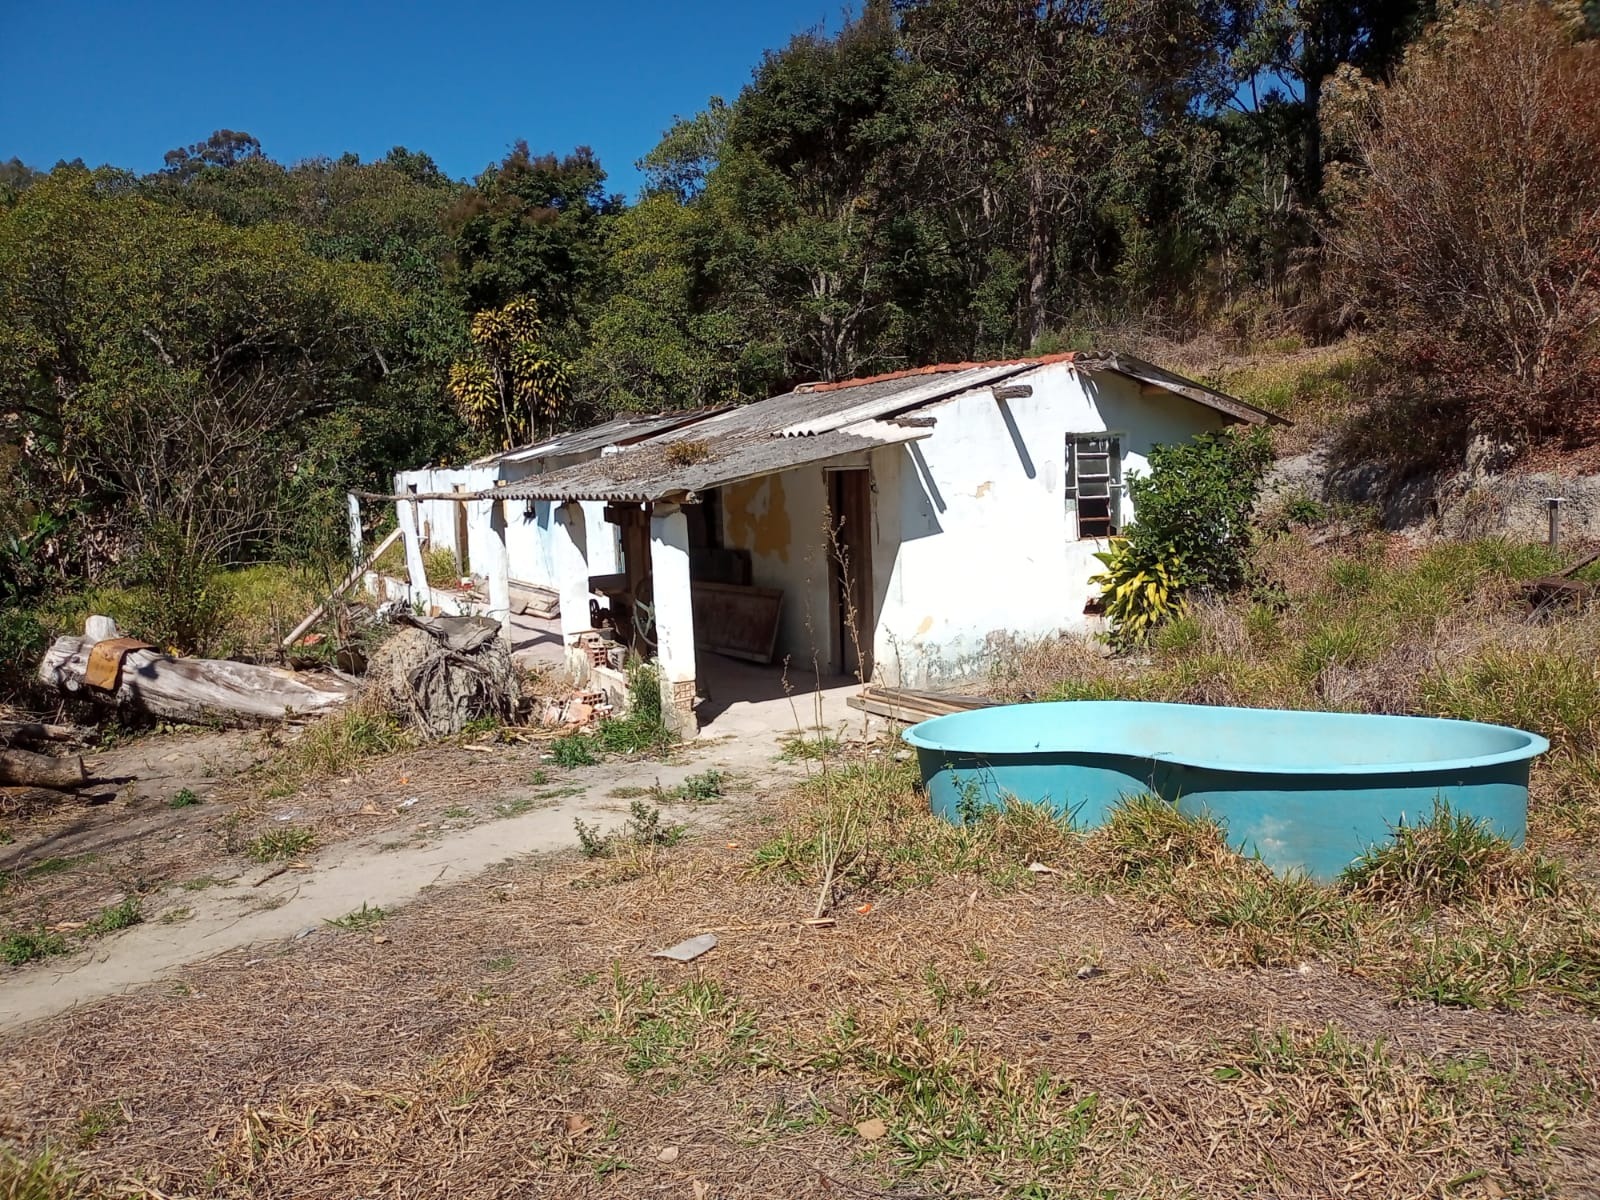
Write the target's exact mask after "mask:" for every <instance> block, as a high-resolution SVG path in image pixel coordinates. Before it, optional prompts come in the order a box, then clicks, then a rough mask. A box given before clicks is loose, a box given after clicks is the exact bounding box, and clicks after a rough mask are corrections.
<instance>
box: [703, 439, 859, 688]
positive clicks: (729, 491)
mask: <svg viewBox="0 0 1600 1200" xmlns="http://www.w3.org/2000/svg"><path fill="white" fill-rule="evenodd" d="M827 495H828V493H827V488H826V481H825V479H824V477H823V472H822V468H821V467H802V468H800V469H798V470H794V471H784V472H782V473H781V474H777V475H768V476H765V477H763V478H761V479H758V480H754V481H752V482H749V483H735V484H730V485H729V486H727V487H725V488H723V489H722V544H723V545H724V546H726V547H727V548H728V549H730V550H748V551H749V552H750V576H751V578H750V582H751V583H753V584H755V585H756V586H757V587H769V588H778V589H780V590H781V591H782V592H783V608H782V610H781V613H780V616H779V621H778V646H777V655H778V661H779V662H782V661H783V660H784V658H786V657H787V658H788V659H789V662H790V668H791V670H793V671H810V670H812V669H813V667H812V664H813V655H815V661H816V662H818V663H820V664H821V666H822V669H823V671H824V672H826V671H828V670H829V663H830V662H832V661H833V659H834V647H833V644H832V642H833V619H832V615H831V614H832V609H831V607H830V599H829V588H828V558H827V553H826V544H827V534H826V531H825V526H824V515H823V513H824V508H825V507H826V500H827Z"/></svg>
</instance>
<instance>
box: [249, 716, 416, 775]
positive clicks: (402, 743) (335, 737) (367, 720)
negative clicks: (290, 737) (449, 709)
mask: <svg viewBox="0 0 1600 1200" xmlns="http://www.w3.org/2000/svg"><path fill="white" fill-rule="evenodd" d="M414 744H415V742H414V739H413V738H412V736H411V734H410V733H408V732H407V731H406V730H405V729H403V728H402V727H401V725H400V722H399V721H397V720H396V719H395V718H394V717H393V716H391V715H390V714H389V713H386V712H377V711H374V710H372V709H370V708H368V707H366V706H364V705H361V704H355V705H352V706H351V707H349V708H347V709H345V710H344V711H343V712H339V713H335V714H332V715H330V716H326V717H323V718H322V719H321V720H319V721H313V722H312V723H311V724H310V725H308V726H306V728H305V731H304V732H303V733H302V734H301V735H300V737H299V739H298V740H296V741H295V742H294V743H293V744H292V745H290V747H289V748H288V750H287V751H286V753H285V755H284V757H283V759H282V761H281V762H280V763H279V764H278V766H277V769H278V770H279V771H286V772H287V773H288V775H289V776H290V777H291V778H293V779H300V778H305V777H307V776H316V775H339V774H343V773H344V772H346V771H348V770H350V769H351V768H352V767H354V766H355V765H356V764H357V763H359V762H361V761H363V760H365V759H368V758H375V757H378V756H380V755H384V754H394V753H396V752H398V751H400V750H406V749H409V748H410V747H411V746H412V745H414Z"/></svg>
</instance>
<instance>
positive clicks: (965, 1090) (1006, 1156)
mask: <svg viewBox="0 0 1600 1200" xmlns="http://www.w3.org/2000/svg"><path fill="white" fill-rule="evenodd" d="M806 1065H807V1067H808V1068H809V1069H812V1070H818V1071H823V1072H826V1073H827V1074H828V1075H830V1076H833V1077H835V1078H838V1079H840V1080H841V1081H843V1082H847V1083H848V1084H849V1085H850V1086H852V1088H853V1090H854V1091H855V1092H856V1098H855V1101H854V1104H853V1108H852V1111H851V1113H850V1115H849V1117H848V1118H846V1121H845V1125H846V1128H845V1129H842V1130H841V1132H844V1133H846V1134H847V1136H850V1137H855V1136H856V1133H855V1129H854V1128H851V1127H853V1126H858V1125H859V1123H860V1122H861V1121H862V1119H863V1118H876V1119H878V1120H881V1121H882V1122H883V1125H884V1136H883V1138H882V1139H881V1142H879V1143H878V1144H879V1145H881V1147H882V1151H881V1153H882V1154H883V1155H884V1156H885V1158H887V1159H889V1160H890V1161H892V1162H893V1163H895V1164H896V1165H897V1166H898V1167H899V1168H900V1170H901V1171H903V1172H905V1173H907V1174H909V1173H912V1172H918V1173H919V1177H921V1176H922V1175H923V1174H924V1173H925V1174H927V1175H932V1176H933V1177H934V1178H935V1179H938V1180H940V1181H941V1182H942V1183H943V1184H944V1187H941V1188H940V1189H939V1190H941V1191H942V1190H946V1188H948V1189H949V1190H951V1191H952V1192H954V1193H956V1194H959V1193H960V1192H962V1191H964V1190H965V1189H964V1188H963V1187H962V1182H961V1181H963V1180H964V1179H968V1178H971V1177H973V1176H978V1177H981V1178H984V1179H986V1180H987V1181H989V1182H990V1183H991V1184H998V1185H1000V1186H1001V1188H1002V1189H1003V1191H1004V1193H1005V1194H1008V1195H1017V1196H1027V1195H1033V1194H1038V1195H1045V1194H1047V1193H1044V1192H1037V1193H1036V1192H1033V1191H1031V1190H1030V1189H1033V1188H1034V1187H1035V1186H1036V1185H1037V1183H1038V1182H1039V1181H1040V1180H1042V1179H1050V1180H1052V1181H1053V1184H1054V1186H1055V1187H1057V1188H1060V1189H1062V1190H1061V1191H1060V1193H1059V1194H1062V1195H1079V1194H1081V1195H1089V1194H1092V1192H1093V1189H1092V1188H1090V1187H1088V1186H1087V1183H1085V1185H1084V1186H1083V1187H1082V1188H1081V1190H1079V1189H1072V1188H1070V1186H1069V1185H1068V1184H1067V1182H1066V1181H1067V1180H1069V1179H1071V1178H1072V1177H1073V1175H1074V1171H1075V1167H1076V1164H1077V1160H1078V1153H1079V1149H1080V1147H1081V1146H1082V1145H1083V1143H1084V1141H1085V1140H1086V1139H1087V1138H1088V1137H1089V1136H1090V1134H1091V1133H1092V1132H1094V1131H1095V1129H1096V1127H1097V1125H1098V1124H1099V1123H1100V1100H1099V1097H1098V1095H1097V1094H1096V1093H1094V1092H1092V1091H1088V1090H1084V1089H1080V1088H1079V1087H1077V1086H1075V1085H1074V1084H1072V1083H1070V1082H1068V1081H1066V1080H1063V1079H1058V1078H1056V1077H1054V1076H1052V1075H1050V1074H1048V1073H1047V1072H1043V1071H1038V1070H1031V1069H1029V1068H1027V1067H1024V1066H1022V1065H1020V1064H1017V1063H1013V1062H1007V1061H1004V1060H996V1059H994V1058H992V1057H990V1056H987V1055H984V1054H982V1053H981V1052H980V1051H979V1050H978V1049H977V1047H976V1045H975V1044H974V1042H973V1040H972V1039H971V1038H970V1037H969V1036H968V1034H967V1032H966V1031H965V1030H964V1029H962V1028H961V1027H960V1026H958V1025H944V1024H937V1023H934V1022H929V1021H924V1020H910V1021H905V1020H903V1019H896V1018H892V1017H891V1018H875V1019H868V1018H865V1017H862V1016H860V1015H858V1014H855V1013H851V1012H845V1013H839V1014H835V1015H834V1017H833V1018H832V1020H831V1021H830V1023H829V1029H828V1032H827V1034H826V1036H825V1037H824V1038H823V1039H822V1040H821V1042H820V1043H819V1044H818V1045H816V1046H814V1047H812V1048H811V1049H810V1053H809V1056H808V1061H807V1063H806ZM1048 1194H1055V1193H1048Z"/></svg>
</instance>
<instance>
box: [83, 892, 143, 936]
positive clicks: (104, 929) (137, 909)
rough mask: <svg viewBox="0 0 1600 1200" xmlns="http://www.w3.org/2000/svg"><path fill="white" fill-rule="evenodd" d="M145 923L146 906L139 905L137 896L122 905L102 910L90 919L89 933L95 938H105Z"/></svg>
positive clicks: (114, 905) (124, 901)
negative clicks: (107, 935)
mask: <svg viewBox="0 0 1600 1200" xmlns="http://www.w3.org/2000/svg"><path fill="white" fill-rule="evenodd" d="M143 921H144V906H143V905H142V904H140V903H139V899H138V897H137V896H129V897H127V899H125V900H123V901H122V902H121V903H118V904H113V905H110V906H108V907H106V908H102V909H101V910H100V911H99V912H98V913H96V914H95V915H94V916H93V917H91V918H90V919H89V924H88V927H87V928H88V932H89V933H91V934H93V935H95V936H104V935H105V934H108V933H116V932H117V931H118V930H120V929H127V928H129V927H130V926H133V925H138V924H140V923H142V922H143Z"/></svg>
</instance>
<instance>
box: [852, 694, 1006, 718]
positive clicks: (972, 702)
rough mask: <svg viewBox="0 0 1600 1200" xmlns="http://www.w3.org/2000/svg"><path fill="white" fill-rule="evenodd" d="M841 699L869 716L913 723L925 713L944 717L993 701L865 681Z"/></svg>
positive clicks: (928, 715) (924, 715)
mask: <svg viewBox="0 0 1600 1200" xmlns="http://www.w3.org/2000/svg"><path fill="white" fill-rule="evenodd" d="M845 703H846V704H848V705H849V706H850V707H851V708H858V709H860V710H861V711H862V712H864V713H867V714H868V715H870V716H874V717H883V718H885V719H887V720H890V721H900V722H903V723H905V724H907V725H915V724H916V723H917V722H918V721H926V720H927V719H928V718H929V717H944V716H949V715H950V714H951V713H957V712H967V711H968V710H970V709H974V708H987V707H988V706H989V705H991V704H993V703H994V701H993V700H989V699H986V698H985V697H983V696H963V695H960V694H959V693H956V692H919V691H915V690H913V689H911V688H891V687H874V686H871V685H868V686H867V687H864V688H862V689H861V692H860V694H859V695H856V696H851V697H850V698H849V699H848V700H846V701H845Z"/></svg>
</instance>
